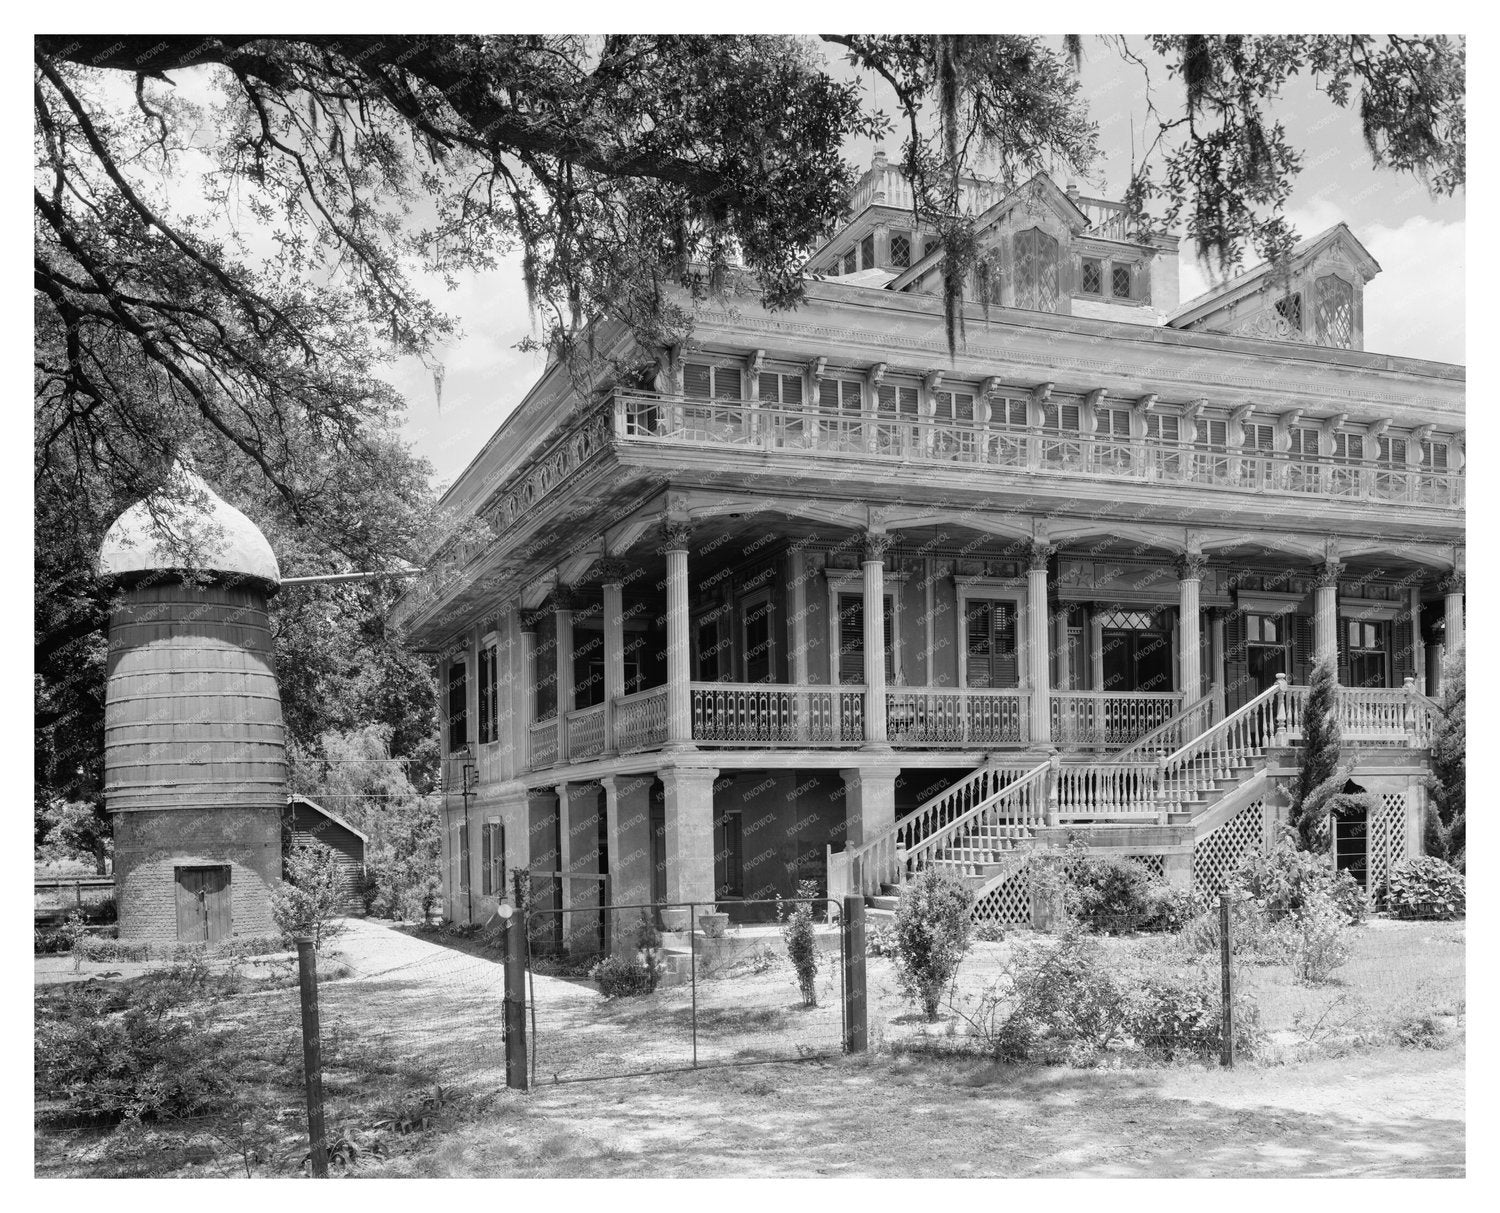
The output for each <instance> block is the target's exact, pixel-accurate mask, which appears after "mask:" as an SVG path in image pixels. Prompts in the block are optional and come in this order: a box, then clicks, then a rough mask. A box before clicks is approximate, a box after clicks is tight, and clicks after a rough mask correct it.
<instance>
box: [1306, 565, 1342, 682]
mask: <svg viewBox="0 0 1500 1213" xmlns="http://www.w3.org/2000/svg"><path fill="white" fill-rule="evenodd" d="M1343 571H1344V566H1343V565H1342V564H1341V563H1340V562H1339V561H1337V560H1327V561H1324V562H1323V563H1322V564H1320V565H1318V566H1317V567H1316V568H1315V569H1314V570H1313V577H1314V580H1315V582H1316V585H1317V590H1316V596H1315V599H1314V602H1315V604H1316V605H1315V606H1314V608H1313V660H1314V661H1315V662H1323V661H1329V662H1332V663H1333V669H1334V674H1335V676H1337V673H1338V663H1339V575H1340V574H1341V573H1342V572H1343Z"/></svg>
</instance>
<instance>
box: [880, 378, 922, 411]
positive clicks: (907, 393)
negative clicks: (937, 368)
mask: <svg viewBox="0 0 1500 1213" xmlns="http://www.w3.org/2000/svg"><path fill="white" fill-rule="evenodd" d="M875 407H876V408H877V409H878V410H879V411H880V412H881V413H884V414H887V415H889V416H892V417H910V418H912V419H913V420H915V419H916V418H917V417H918V416H919V415H920V414H921V411H922V392H921V389H920V388H918V387H917V385H916V384H914V383H912V384H906V383H882V384H881V385H880V391H879V392H878V393H877V394H876V397H875Z"/></svg>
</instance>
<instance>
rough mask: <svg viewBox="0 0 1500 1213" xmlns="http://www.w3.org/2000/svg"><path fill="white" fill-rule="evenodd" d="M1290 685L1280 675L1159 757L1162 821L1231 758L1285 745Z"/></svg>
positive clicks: (1159, 797) (1157, 786) (1219, 771)
mask: <svg viewBox="0 0 1500 1213" xmlns="http://www.w3.org/2000/svg"><path fill="white" fill-rule="evenodd" d="M1288 689H1289V688H1288V687H1287V684H1286V681H1285V679H1284V678H1283V677H1282V676H1280V675H1278V676H1277V680H1276V682H1275V683H1274V684H1273V685H1272V686H1269V687H1267V688H1266V689H1265V690H1264V691H1262V692H1261V693H1260V694H1259V695H1257V696H1256V697H1255V698H1254V699H1252V700H1250V702H1249V703H1246V704H1244V705H1243V706H1241V707H1239V708H1236V709H1235V710H1234V711H1233V712H1231V713H1230V714H1229V715H1228V716H1226V717H1224V719H1223V720H1221V721H1219V722H1218V723H1217V724H1215V725H1213V726H1212V727H1210V728H1208V729H1205V730H1204V731H1203V732H1202V733H1200V734H1199V735H1198V736H1197V737H1194V738H1193V739H1192V740H1191V741H1190V742H1188V743H1187V744H1186V745H1184V746H1183V747H1182V748H1181V749H1179V750H1177V751H1176V752H1175V753H1172V754H1168V755H1167V756H1166V757H1165V758H1163V759H1162V760H1161V763H1160V766H1159V768H1158V772H1157V777H1156V790H1157V791H1156V796H1157V804H1158V812H1159V814H1160V820H1161V822H1162V823H1163V824H1165V823H1166V822H1167V820H1168V816H1167V815H1168V813H1170V812H1172V811H1173V808H1174V806H1178V807H1180V806H1181V804H1182V803H1183V801H1184V799H1186V798H1187V797H1188V796H1189V795H1191V794H1192V793H1194V792H1196V791H1199V790H1201V789H1203V788H1206V787H1207V786H1209V785H1210V784H1212V782H1213V781H1214V780H1215V779H1217V778H1219V777H1220V775H1221V774H1222V772H1223V771H1224V770H1225V769H1227V768H1228V767H1229V765H1230V764H1231V762H1234V761H1241V760H1243V759H1246V758H1258V757H1259V756H1260V755H1261V754H1262V753H1263V752H1264V750H1265V748H1266V747H1267V746H1270V745H1275V744H1278V742H1279V743H1281V744H1285V736H1286V723H1287V710H1286V709H1287V705H1286V699H1285V696H1286V695H1287V691H1288ZM1214 759H1218V760H1219V761H1217V762H1215V761H1214Z"/></svg>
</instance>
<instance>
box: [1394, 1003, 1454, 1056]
mask: <svg viewBox="0 0 1500 1213" xmlns="http://www.w3.org/2000/svg"><path fill="white" fill-rule="evenodd" d="M1391 1035H1392V1036H1393V1037H1395V1040H1396V1043H1397V1044H1398V1045H1400V1046H1401V1047H1402V1048H1403V1049H1446V1048H1448V1047H1449V1046H1450V1045H1452V1044H1453V1043H1454V1042H1455V1040H1457V1033H1456V1032H1455V1031H1454V1029H1453V1027H1452V1026H1451V1024H1450V1021H1449V1020H1448V1018H1447V1017H1446V1016H1442V1015H1438V1014H1435V1013H1434V1012H1432V1011H1413V1012H1410V1013H1409V1014H1407V1015H1403V1016H1402V1017H1401V1018H1400V1019H1399V1020H1397V1021H1396V1023H1395V1025H1394V1026H1393V1027H1392V1028H1391Z"/></svg>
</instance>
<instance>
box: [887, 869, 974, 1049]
mask: <svg viewBox="0 0 1500 1213" xmlns="http://www.w3.org/2000/svg"><path fill="white" fill-rule="evenodd" d="M973 908H974V898H973V896H972V895H971V894H970V892H969V889H968V886H967V885H965V884H964V882H963V881H962V880H959V879H958V878H957V877H953V876H945V875H943V874H942V873H940V872H937V871H935V870H933V869H931V868H928V869H927V870H925V871H923V872H921V873H920V874H919V875H918V876H917V878H916V879H915V880H913V881H911V882H910V883H908V884H907V885H905V886H904V887H903V888H902V890H901V900H900V902H899V903H898V905H897V907H896V973H897V975H898V976H899V977H900V979H901V987H902V990H903V991H904V992H905V994H906V996H907V997H908V998H910V999H911V1000H912V1001H914V1002H919V1003H920V1004H921V1006H922V1013H923V1014H924V1015H925V1016H926V1017H927V1019H928V1020H929V1021H932V1020H935V1019H936V1018H937V1012H938V1003H939V1001H940V1000H941V999H942V996H943V990H944V989H946V988H947V986H948V985H949V983H950V982H952V980H953V978H954V976H955V975H956V974H957V973H958V966H959V962H960V961H962V960H963V958H964V953H965V952H967V951H968V950H969V927H970V924H969V914H970V912H971V911H972V910H973Z"/></svg>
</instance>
